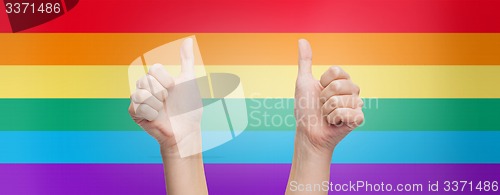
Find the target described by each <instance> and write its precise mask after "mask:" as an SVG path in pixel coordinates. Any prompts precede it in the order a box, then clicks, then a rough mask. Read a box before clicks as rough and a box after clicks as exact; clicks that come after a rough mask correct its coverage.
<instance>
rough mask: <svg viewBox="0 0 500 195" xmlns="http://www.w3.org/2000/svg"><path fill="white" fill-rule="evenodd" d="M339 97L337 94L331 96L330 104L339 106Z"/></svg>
mask: <svg viewBox="0 0 500 195" xmlns="http://www.w3.org/2000/svg"><path fill="white" fill-rule="evenodd" d="M339 101H340V100H339V99H338V98H337V97H336V96H332V97H330V105H331V106H332V107H338V106H339Z"/></svg>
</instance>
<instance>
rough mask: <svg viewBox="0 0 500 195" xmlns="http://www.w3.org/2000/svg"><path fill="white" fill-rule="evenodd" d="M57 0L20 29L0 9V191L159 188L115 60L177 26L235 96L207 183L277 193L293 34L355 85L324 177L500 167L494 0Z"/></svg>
mask: <svg viewBox="0 0 500 195" xmlns="http://www.w3.org/2000/svg"><path fill="white" fill-rule="evenodd" d="M4 2H7V0H6V1H4ZM55 2H61V3H64V2H66V3H67V4H68V2H67V1H57V0H56V1H55ZM72 2H73V4H71V9H69V8H68V7H66V8H65V9H64V11H63V13H62V14H60V15H59V16H58V17H57V18H53V19H51V20H50V21H47V22H46V23H44V24H41V25H36V26H33V27H30V28H27V29H25V30H22V31H20V32H15V31H17V30H16V29H17V28H16V26H19V24H18V23H19V21H17V20H12V18H11V19H10V20H9V16H8V15H7V14H6V13H4V12H3V11H2V13H0V32H2V33H0V49H1V53H0V81H1V82H0V83H1V84H0V94H1V95H0V98H1V99H0V108H1V112H0V194H5V195H10V194H56V195H57V194H61V195H62V194H165V183H164V178H163V169H162V165H161V156H160V153H159V148H158V146H157V144H156V142H155V141H154V140H153V139H152V138H150V137H149V136H148V135H147V134H146V133H145V132H143V131H142V130H141V129H140V127H139V126H137V125H136V124H135V123H134V122H133V121H132V120H131V119H130V117H129V115H128V112H127V108H128V104H129V95H130V92H129V88H128V87H129V86H128V78H127V69H128V65H129V64H130V62H131V61H132V60H134V59H135V58H136V57H137V56H140V55H141V54H142V53H144V52H146V51H149V50H151V49H153V48H155V47H157V46H160V45H163V44H165V43H168V42H170V41H174V40H177V39H180V38H183V37H186V36H190V35H196V38H197V42H198V45H199V47H200V51H201V54H202V56H203V61H204V64H205V66H206V69H207V70H208V71H209V72H227V73H232V74H236V75H238V76H239V77H240V79H241V83H242V85H243V87H244V89H245V97H247V98H246V101H247V107H248V110H247V112H248V116H249V119H248V127H247V129H246V131H245V132H243V133H242V134H241V135H240V136H238V137H237V138H235V139H234V140H231V141H230V142H228V143H226V144H224V145H221V146H219V147H217V148H214V149H212V150H209V151H206V152H205V153H204V162H205V169H206V175H207V182H208V189H209V192H210V193H211V194H283V193H284V191H285V188H286V184H287V179H288V173H289V170H290V165H291V160H292V155H293V138H294V131H295V126H294V125H295V122H294V121H293V120H294V119H293V99H292V98H293V94H294V83H295V78H296V70H297V57H296V55H297V40H298V39H299V38H306V39H308V40H309V41H310V42H311V44H312V48H313V55H314V60H313V64H314V65H313V68H314V74H315V76H316V77H319V76H320V75H321V73H322V72H323V71H324V70H326V68H327V67H328V66H330V65H342V67H343V68H344V69H345V70H346V71H347V72H348V73H349V74H350V75H351V77H352V78H353V80H354V81H355V82H356V83H357V84H359V86H360V87H361V95H362V96H363V97H364V98H365V108H364V113H365V118H366V121H365V124H364V125H363V126H362V127H360V128H358V129H357V130H355V131H354V132H353V133H351V134H350V135H349V136H348V137H347V138H346V139H345V140H343V141H342V143H341V144H340V145H339V146H338V148H337V149H336V151H335V153H334V155H333V161H332V162H333V164H332V173H331V175H332V177H331V180H332V181H333V182H338V183H343V182H348V181H351V180H352V181H356V180H366V181H370V182H372V183H377V182H385V183H408V184H410V183H421V184H425V185H424V186H427V184H428V183H429V182H431V183H432V182H434V183H435V182H436V181H439V182H444V181H460V180H466V181H471V182H479V181H490V182H494V181H500V152H499V151H500V123H499V119H500V34H499V32H500V12H499V11H498V10H500V1H496V0H311V1H307V0H292V1H278V0H251V1H250V0H210V1H208V0H207V1H205V0H198V1H190V0H162V1H160V0H149V1H140V0H121V1H117V0H109V1H102V0H80V1H72ZM3 6H4V4H2V5H0V9H2V10H3V8H4V7H3ZM15 22H18V23H15ZM21 22H22V21H21ZM13 32H15V33H13ZM474 187H476V186H474ZM425 188H426V187H425ZM425 188H424V189H425ZM351 193H352V194H370V193H367V192H365V193H364V192H351ZM392 193H394V194H400V193H401V192H385V194H392ZM404 193H405V194H413V193H414V194H426V193H429V194H436V193H432V192H404ZM442 193H445V192H440V193H439V194H442ZM449 193H450V194H476V193H480V194H483V193H485V194H494V193H498V191H496V192H494V191H493V190H492V189H490V190H488V191H486V190H485V189H483V190H482V191H481V192H479V191H478V189H476V188H474V190H472V192H471V191H467V189H466V191H457V192H449ZM341 194H342V193H341ZM445 194H446V193H445Z"/></svg>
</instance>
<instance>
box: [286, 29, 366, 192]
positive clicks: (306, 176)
mask: <svg viewBox="0 0 500 195" xmlns="http://www.w3.org/2000/svg"><path fill="white" fill-rule="evenodd" d="M298 64H299V68H298V69H299V70H298V76H297V81H296V87H295V118H296V120H297V129H296V134H295V148H294V156H293V161H292V168H291V171H290V176H289V180H288V185H287V190H286V194H289V195H297V194H327V193H328V192H327V191H300V190H297V188H296V187H293V186H292V185H291V183H292V182H294V185H295V186H297V185H298V184H305V185H307V184H317V185H321V184H322V182H324V181H329V179H330V162H331V159H332V155H333V152H334V149H335V147H336V146H337V144H338V143H339V142H340V141H341V140H342V139H343V138H344V137H345V136H347V134H349V133H350V132H351V131H352V130H353V129H354V128H356V127H357V126H359V125H360V124H362V123H363V120H364V114H363V112H362V110H361V108H362V107H363V101H362V100H361V98H360V97H359V92H360V89H359V87H358V86H357V85H356V84H354V83H353V81H352V80H351V78H350V76H349V74H347V73H346V72H345V71H344V70H342V69H341V68H340V67H337V66H332V67H330V68H329V69H328V70H326V71H325V72H324V73H323V75H322V76H321V78H320V80H316V79H315V78H314V77H313V75H312V70H311V66H312V50H311V46H310V44H309V42H308V41H307V40H304V39H301V40H299V63H298Z"/></svg>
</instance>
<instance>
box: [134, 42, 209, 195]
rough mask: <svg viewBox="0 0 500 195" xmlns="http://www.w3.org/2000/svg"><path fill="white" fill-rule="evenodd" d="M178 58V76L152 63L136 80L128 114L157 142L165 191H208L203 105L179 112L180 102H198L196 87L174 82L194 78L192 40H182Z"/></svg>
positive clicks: (174, 194) (177, 193)
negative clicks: (187, 96) (188, 95)
mask: <svg viewBox="0 0 500 195" xmlns="http://www.w3.org/2000/svg"><path fill="white" fill-rule="evenodd" d="M180 57H181V74H180V75H179V76H178V77H176V78H174V77H172V76H171V75H170V74H169V73H168V72H167V71H166V70H165V69H164V68H163V65H159V64H155V65H153V66H152V67H151V68H150V69H149V72H148V73H147V75H145V76H144V77H142V78H141V79H139V80H138V81H137V89H136V91H135V92H134V93H133V94H132V95H131V103H130V106H129V113H130V116H131V117H132V119H133V120H134V121H135V122H136V123H137V124H138V125H139V126H141V127H142V128H143V129H144V130H145V131H146V132H147V133H148V134H150V135H151V136H152V137H154V138H155V139H156V140H157V141H158V143H159V146H160V151H161V156H162V160H163V167H164V171H165V180H166V186H167V193H168V194H170V195H184V194H208V190H207V184H206V179H205V170H204V167H203V158H202V154H201V127H200V125H201V116H202V112H203V110H202V109H203V108H202V106H199V107H197V109H195V110H192V111H189V112H186V113H182V114H179V112H180V111H179V110H182V108H181V107H182V105H193V104H201V99H200V98H199V96H198V95H196V93H197V91H198V89H197V86H195V85H188V86H187V87H186V85H184V86H183V89H180V88H176V85H178V84H180V83H184V82H186V81H192V80H193V79H194V78H195V76H194V54H193V40H192V39H186V40H185V41H184V42H183V44H182V46H181V56H180ZM190 83H195V82H190ZM183 93H189V94H190V97H189V98H181V97H182V96H183V95H182V94H183ZM193 94H195V95H193Z"/></svg>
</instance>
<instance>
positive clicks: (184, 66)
mask: <svg viewBox="0 0 500 195" xmlns="http://www.w3.org/2000/svg"><path fill="white" fill-rule="evenodd" d="M181 72H182V74H185V75H188V76H194V53H193V39H192V38H187V39H185V40H184V42H183V43H182V46H181Z"/></svg>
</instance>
